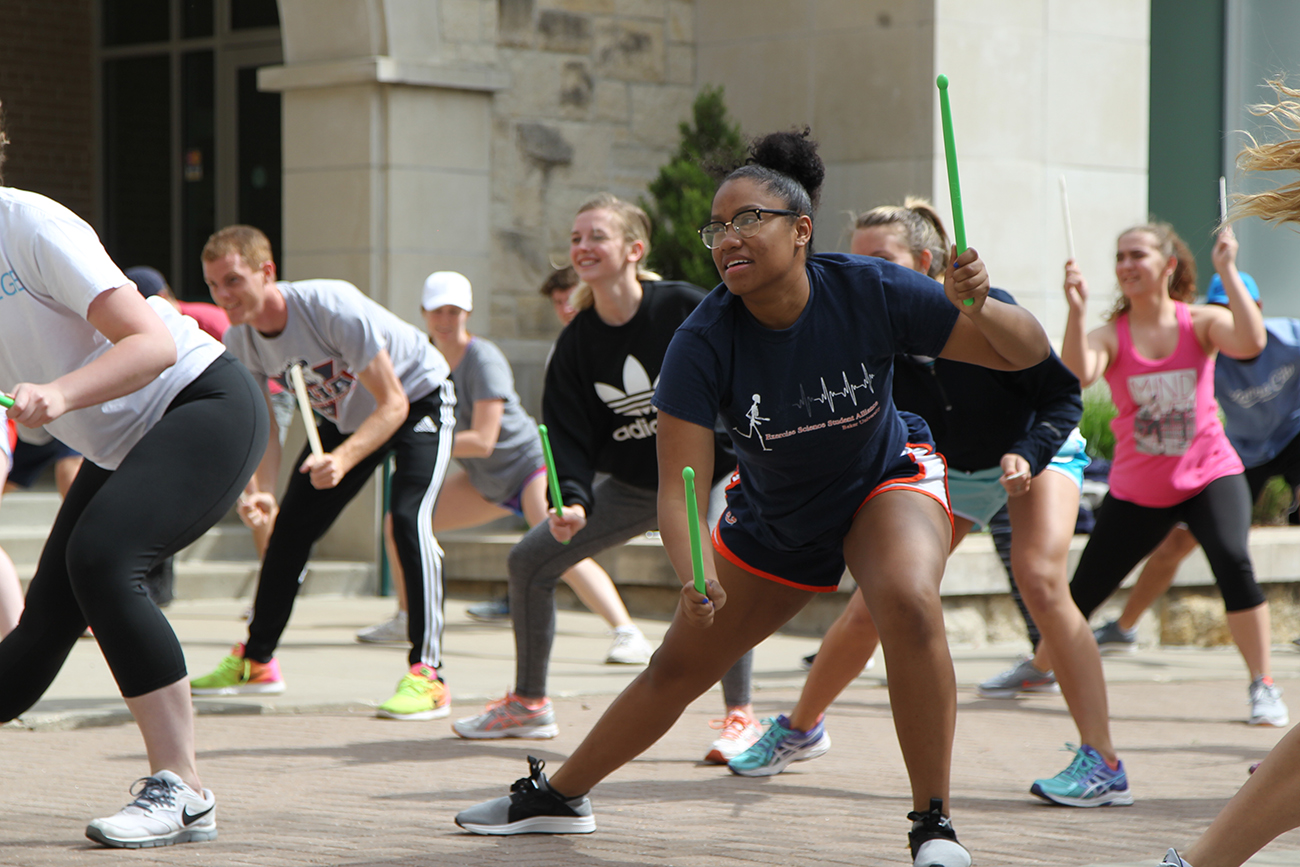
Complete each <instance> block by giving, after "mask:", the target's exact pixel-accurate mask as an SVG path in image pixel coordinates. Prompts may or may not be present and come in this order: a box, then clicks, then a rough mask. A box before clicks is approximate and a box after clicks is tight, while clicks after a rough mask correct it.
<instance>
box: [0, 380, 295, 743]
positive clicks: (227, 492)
mask: <svg viewBox="0 0 1300 867" xmlns="http://www.w3.org/2000/svg"><path fill="white" fill-rule="evenodd" d="M269 429H270V422H269V421H268V420H267V414H266V401H265V399H263V397H262V393H261V391H260V389H258V387H257V383H255V382H254V381H253V377H252V376H250V375H249V373H248V371H247V370H245V369H244V366H243V365H242V364H240V363H239V362H238V361H236V360H235V358H234V356H232V355H229V354H226V355H223V356H221V357H220V358H218V359H217V360H216V361H214V362H212V364H210V365H209V366H208V368H207V369H206V370H205V371H203V373H200V374H199V375H198V376H197V377H196V378H195V379H194V381H193V382H191V383H190V384H189V385H187V386H186V387H185V388H184V389H182V390H181V392H180V393H179V394H178V395H176V397H175V398H173V399H172V402H171V404H170V405H169V406H168V407H167V411H166V412H165V413H164V414H163V416H162V418H160V419H158V421H157V422H155V423H154V426H153V427H152V428H150V429H149V432H148V433H146V434H145V435H144V436H143V437H142V438H141V439H140V441H139V442H138V443H136V444H135V447H134V448H132V449H131V451H130V452H128V453H127V455H126V457H125V458H123V459H122V463H121V464H120V465H119V466H118V468H117V469H116V470H106V469H104V468H103V467H98V466H95V465H94V464H92V463H91V462H90V461H86V462H85V463H83V464H82V465H81V471H80V472H79V473H78V474H77V478H76V480H75V481H74V482H73V483H72V487H71V489H69V491H68V496H67V498H65V499H64V501H63V505H62V506H61V507H60V509H59V514H58V516H57V517H56V518H55V519H54V526H53V527H52V528H51V529H50V537H49V539H48V540H46V542H45V548H44V549H43V550H42V551H41V559H40V562H39V563H38V564H37V566H36V574H35V576H33V578H32V583H31V586H30V587H28V588H27V606H26V608H25V609H24V610H23V614H22V619H21V620H19V622H18V627H17V628H16V629H14V631H13V632H11V633H9V635H7V636H6V637H5V640H4V641H3V642H0V722H3V721H7V720H11V719H13V718H14V717H16V716H18V715H19V714H21V713H23V712H24V711H26V710H27V709H28V708H30V707H31V706H32V705H33V704H35V703H36V702H37V701H38V700H39V699H40V697H41V696H42V695H44V693H45V690H46V689H48V688H49V685H50V684H51V683H52V682H53V681H54V678H55V676H56V675H57V674H58V673H59V669H60V668H62V667H63V662H64V660H66V659H67V657H68V653H69V652H70V651H71V650H72V647H73V645H74V644H76V643H77V639H78V638H79V637H80V636H81V633H82V632H84V631H85V629H86V626H87V624H89V625H90V626H91V627H92V628H93V629H94V630H95V638H96V640H97V641H98V643H99V649H100V651H101V652H102V653H103V654H104V660H105V661H106V662H107V663H108V667H109V669H110V670H111V671H112V672H113V677H114V679H115V680H116V681H117V685H118V689H120V690H121V692H122V695H124V696H125V697H127V698H135V697H137V696H141V695H145V694H146V693H150V692H153V691H154V690H157V689H161V688H162V687H165V686H171V685H172V684H173V683H176V682H177V681H179V680H183V679H184V678H185V656H184V654H183V653H182V652H181V645H180V642H179V641H177V640H176V633H175V632H173V631H172V628H171V624H169V623H168V622H167V618H166V616H165V615H164V614H163V613H162V612H161V611H159V610H158V606H157V605H155V604H154V603H153V602H151V601H150V599H149V594H148V593H147V592H146V590H145V586H144V577H145V574H146V573H147V572H148V571H149V569H150V567H152V566H153V565H154V564H155V563H157V562H159V561H160V560H162V559H163V558H165V557H170V556H172V555H173V554H175V553H176V552H177V551H179V550H180V549H181V548H183V547H185V546H186V545H188V544H190V543H191V542H193V541H194V540H196V539H197V538H199V537H200V536H202V535H203V534H204V533H205V532H207V530H208V528H209V527H211V526H212V525H213V524H215V523H216V522H217V521H218V520H220V519H221V518H222V517H223V516H224V515H225V514H226V513H227V512H229V511H230V507H231V506H233V505H234V504H235V500H236V499H237V498H238V497H239V494H240V492H241V491H243V489H244V485H245V484H246V483H247V482H248V479H249V477H250V476H252V475H253V470H255V469H257V464H258V462H259V461H260V460H261V459H262V453H263V452H264V451H265V450H266V438H267V434H268V431H269Z"/></svg>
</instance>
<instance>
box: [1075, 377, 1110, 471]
mask: <svg viewBox="0 0 1300 867" xmlns="http://www.w3.org/2000/svg"><path fill="white" fill-rule="evenodd" d="M1115 413H1116V409H1115V404H1114V403H1112V402H1111V399H1110V388H1109V386H1107V385H1106V380H1104V379H1099V380H1097V381H1096V382H1094V383H1093V384H1092V385H1090V386H1088V387H1087V388H1085V389H1084V390H1083V418H1082V419H1080V420H1079V433H1081V434H1083V436H1084V438H1085V439H1086V440H1088V455H1089V456H1090V457H1094V458H1105V459H1106V460H1111V459H1112V458H1114V457H1115V434H1114V433H1113V432H1112V431H1111V429H1110V420H1111V419H1113V418H1114V417H1115Z"/></svg>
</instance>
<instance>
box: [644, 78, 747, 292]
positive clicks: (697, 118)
mask: <svg viewBox="0 0 1300 867" xmlns="http://www.w3.org/2000/svg"><path fill="white" fill-rule="evenodd" d="M692 115H693V118H692V119H693V124H688V123H682V124H681V125H680V126H679V129H680V131H681V136H682V141H681V144H680V145H678V147H677V153H676V154H674V155H673V158H672V159H671V160H669V161H668V162H667V163H666V164H665V165H663V166H662V167H660V169H659V174H658V176H657V177H656V178H655V179H654V180H653V181H652V182H651V183H650V186H649V191H650V196H651V198H650V200H649V201H647V200H646V199H644V198H643V199H642V200H641V203H640V204H641V207H642V208H644V209H645V211H646V213H647V214H649V215H650V220H651V233H650V261H649V263H648V264H649V266H650V267H651V268H652V269H653V270H655V271H657V272H659V273H660V274H662V275H663V276H664V277H665V278H666V279H669V280H686V281H689V282H691V283H694V284H696V285H697V286H703V287H705V288H706V289H707V288H712V287H713V286H716V285H717V284H718V269H717V268H716V267H714V265H713V257H712V255H711V254H710V253H709V250H708V249H707V248H706V247H705V246H704V244H702V243H700V236H699V232H698V230H699V228H700V226H703V225H704V224H705V223H707V222H708V221H709V213H710V211H711V210H712V205H713V192H714V188H715V187H716V186H717V181H716V180H715V179H714V177H713V176H712V175H711V174H710V172H709V170H710V168H712V167H719V168H729V167H731V166H734V165H739V164H740V163H741V162H743V161H744V159H745V141H744V138H743V137H742V136H741V134H740V127H739V126H737V125H736V124H733V123H732V122H731V120H730V119H729V118H728V117H727V108H726V105H725V104H724V103H723V100H722V88H721V87H716V88H713V87H706V88H705V89H704V90H702V91H700V94H699V96H697V97H696V98H695V103H694V105H693V106H692Z"/></svg>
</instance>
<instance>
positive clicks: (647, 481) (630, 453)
mask: <svg viewBox="0 0 1300 867" xmlns="http://www.w3.org/2000/svg"><path fill="white" fill-rule="evenodd" d="M649 250H650V221H649V218H648V217H647V216H646V214H645V212H644V211H642V210H641V209H640V208H638V207H636V206H635V205H632V204H629V203H627V202H624V201H622V200H620V199H618V198H616V197H614V196H612V195H610V194H608V193H602V194H600V195H598V196H596V197H595V198H593V199H591V200H590V201H588V202H587V203H586V204H584V205H583V206H582V207H581V208H580V209H579V211H578V215H577V217H576V218H575V220H574V227H573V233H572V236H571V238H570V257H571V258H572V260H573V266H574V268H575V269H576V270H577V273H578V276H579V277H580V278H581V279H582V283H581V284H580V285H579V287H578V289H577V290H575V291H574V294H573V297H572V298H571V299H570V303H571V304H572V305H573V306H574V307H577V308H578V309H579V310H580V311H581V312H579V313H578V315H577V317H576V318H574V320H573V321H572V322H571V323H570V324H569V325H568V326H566V327H565V329H564V331H562V332H561V333H560V338H559V341H558V342H557V343H556V347H555V354H554V355H553V356H552V357H551V361H550V364H549V365H548V367H547V370H546V388H545V391H544V392H543V396H542V416H543V420H544V421H545V423H546V426H547V429H548V431H549V433H550V440H551V448H552V450H553V452H554V454H555V465H556V470H557V472H558V474H559V482H560V492H561V495H562V497H563V499H564V503H563V504H562V508H559V509H558V510H557V509H555V508H554V507H556V506H560V505H561V504H556V503H552V507H553V510H552V514H551V518H550V521H549V523H546V524H538V525H537V526H535V527H534V528H533V529H532V530H531V531H530V532H529V533H528V534H527V535H525V536H524V538H523V539H522V540H521V541H520V542H519V544H518V545H516V546H515V547H514V549H513V550H512V551H511V552H510V558H509V569H510V615H511V618H512V619H513V621H514V628H515V672H516V673H515V689H514V691H512V692H511V693H509V694H507V695H506V697H505V698H504V699H501V700H499V701H496V702H493V703H492V704H491V705H489V706H488V708H487V709H486V710H485V711H484V712H483V713H482V714H480V715H478V716H474V717H467V718H465V719H462V720H458V721H457V722H456V723H454V724H453V726H452V728H453V729H454V730H455V732H456V733H457V734H459V735H460V736H461V737H465V738H503V737H526V738H538V737H554V736H555V734H556V732H557V731H558V729H557V727H556V725H555V714H554V711H553V710H552V707H551V702H550V700H549V699H548V698H547V694H546V675H547V666H548V664H549V662H550V656H551V646H552V644H554V641H555V585H556V582H557V581H558V580H559V577H560V575H561V573H563V572H564V570H566V569H568V568H569V567H570V566H572V565H573V564H575V563H577V562H579V561H580V560H582V559H584V558H586V557H591V556H594V555H596V554H599V553H600V552H602V551H605V550H607V549H609V548H613V547H615V546H616V545H621V544H623V543H624V542H626V541H627V540H629V539H632V538H634V537H636V536H639V535H641V534H643V533H645V532H646V531H648V530H653V529H655V528H656V527H658V525H659V522H658V488H659V461H658V458H657V457H656V453H655V451H656V436H655V433H656V430H657V427H658V417H657V412H656V410H655V408H654V407H653V406H651V405H650V399H651V397H653V396H654V387H655V383H656V382H657V381H658V379H659V367H660V365H661V363H662V362H663V357H664V352H665V351H667V349H668V343H669V341H670V340H671V339H672V336H673V333H674V332H675V331H676V330H677V326H678V325H681V323H682V322H683V321H684V320H685V319H686V317H687V316H689V315H690V314H691V312H692V311H693V310H694V309H695V307H696V305H698V304H699V302H700V301H701V300H702V299H703V298H704V295H705V293H704V290H702V289H700V288H699V287H698V286H694V285H692V284H690V283H682V282H678V281H671V280H661V279H660V278H659V275H657V274H654V273H653V272H650V271H647V270H646V269H645V268H644V267H642V263H644V262H645V259H646V256H647V255H648V253H649ZM735 465H736V459H735V456H734V454H732V453H731V451H730V449H729V448H728V446H727V439H726V437H725V436H724V435H721V434H719V435H718V437H717V446H716V450H715V459H714V466H715V467H716V468H717V469H716V470H715V474H716V476H717V477H716V478H715V479H714V480H713V481H715V482H717V481H719V480H721V479H723V478H725V477H726V476H727V475H728V474H729V473H730V471H731V469H732V468H734V467H735ZM596 473H606V474H608V477H606V478H603V479H602V480H601V481H599V482H594V483H593V480H594V478H595V475H596ZM749 673H750V657H749V656H748V655H747V656H746V657H745V658H744V659H742V660H741V661H740V662H739V663H737V665H736V667H735V668H733V669H732V670H731V671H730V672H728V673H727V675H726V677H724V678H723V681H722V684H723V698H724V700H725V701H726V705H727V715H726V718H725V719H724V720H723V721H722V723H721V724H720V728H721V732H720V736H719V738H718V739H717V740H716V741H715V742H714V743H713V745H712V747H711V748H710V750H709V753H708V755H707V756H706V759H707V760H709V761H713V762H716V763H719V764H725V763H726V762H727V761H729V760H730V759H731V758H733V757H734V756H735V755H737V754H739V753H740V752H742V751H743V750H744V749H745V748H746V747H748V746H749V745H750V744H751V743H753V742H754V741H755V740H757V738H758V736H759V735H760V734H761V730H760V729H759V728H758V726H757V724H756V721H755V720H754V717H753V709H752V707H751V706H750V698H749V680H750V677H749Z"/></svg>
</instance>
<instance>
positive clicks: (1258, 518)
mask: <svg viewBox="0 0 1300 867" xmlns="http://www.w3.org/2000/svg"><path fill="white" fill-rule="evenodd" d="M1289 511H1291V486H1290V485H1288V484H1287V483H1286V479H1284V478H1282V477H1281V476H1274V477H1273V478H1271V479H1269V480H1268V484H1266V485H1265V486H1264V490H1263V491H1261V492H1260V495H1259V499H1258V500H1256V501H1255V509H1254V511H1253V512H1252V513H1251V516H1250V522H1251V523H1252V524H1274V525H1276V524H1285V523H1286V514H1287V512H1289Z"/></svg>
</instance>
